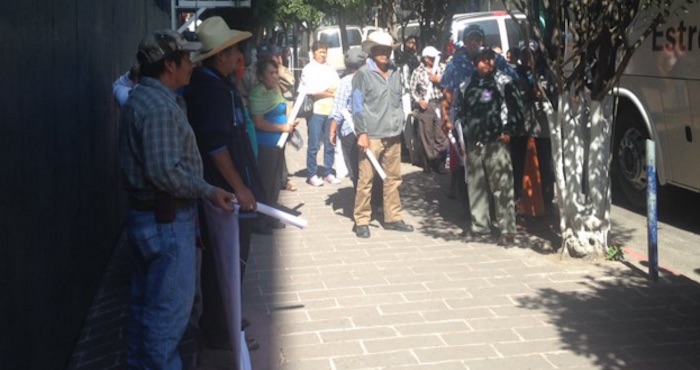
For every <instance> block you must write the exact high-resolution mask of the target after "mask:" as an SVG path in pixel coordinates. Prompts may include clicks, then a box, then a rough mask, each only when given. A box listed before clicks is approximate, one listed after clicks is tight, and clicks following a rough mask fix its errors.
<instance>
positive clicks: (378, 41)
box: [362, 31, 401, 55]
mask: <svg viewBox="0 0 700 370" xmlns="http://www.w3.org/2000/svg"><path fill="white" fill-rule="evenodd" d="M400 45H401V44H395V43H394V38H393V37H391V35H390V34H389V33H387V32H383V31H374V32H372V33H370V34H369V36H367V40H365V41H362V50H363V51H364V52H365V53H367V54H369V55H372V48H373V47H375V46H386V47H390V48H391V49H392V50H393V49H396V48H398V47H399V46H400Z"/></svg>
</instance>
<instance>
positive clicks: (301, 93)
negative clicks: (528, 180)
mask: <svg viewBox="0 0 700 370" xmlns="http://www.w3.org/2000/svg"><path fill="white" fill-rule="evenodd" d="M304 98H306V89H305V88H304V87H303V86H302V87H301V88H299V95H297V100H295V101H294V105H293V106H292V111H291V112H289V117H287V122H288V123H294V121H295V120H296V119H297V115H298V114H299V110H300V109H301V104H302V103H303V102H304ZM288 137H289V132H283V133H282V135H280V139H279V140H277V147H278V148H282V147H283V146H284V143H286V142H287V138H288Z"/></svg>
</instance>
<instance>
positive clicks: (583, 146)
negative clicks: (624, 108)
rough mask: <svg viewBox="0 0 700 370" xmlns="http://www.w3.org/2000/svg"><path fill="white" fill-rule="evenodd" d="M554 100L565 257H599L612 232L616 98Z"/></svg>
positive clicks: (549, 112)
mask: <svg viewBox="0 0 700 370" xmlns="http://www.w3.org/2000/svg"><path fill="white" fill-rule="evenodd" d="M558 108H559V109H558V112H554V110H553V107H552V106H551V104H548V106H547V117H548V119H549V122H550V127H551V144H552V156H553V163H554V166H555V168H554V172H555V178H556V189H557V204H558V206H559V215H560V220H559V228H560V231H561V236H562V248H561V253H562V254H561V255H562V258H563V257H566V256H571V257H578V258H582V257H598V256H602V255H603V254H604V252H605V251H606V250H607V248H608V235H609V233H610V221H609V220H610V178H609V168H610V140H611V132H612V130H611V122H612V98H611V97H610V96H609V95H608V96H606V97H605V98H604V99H603V101H602V102H601V101H593V100H591V98H590V94H586V93H583V94H577V95H574V94H572V93H571V92H570V91H568V92H564V93H561V94H560V96H559V107H558Z"/></svg>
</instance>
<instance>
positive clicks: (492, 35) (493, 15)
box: [451, 11, 527, 54]
mask: <svg viewBox="0 0 700 370" xmlns="http://www.w3.org/2000/svg"><path fill="white" fill-rule="evenodd" d="M515 18H516V19H517V22H518V23H516V22H515V21H513V18H511V16H510V14H508V12H506V11H493V12H476V13H463V14H455V15H454V17H452V27H451V35H452V36H451V37H452V42H454V43H455V44H456V43H457V42H459V41H462V36H463V34H464V30H465V29H466V28H467V27H468V26H470V25H472V24H478V25H479V26H481V28H482V29H483V30H484V33H485V36H486V37H485V39H484V45H487V46H490V47H492V48H494V47H499V48H501V50H503V53H504V54H505V53H506V52H507V51H508V50H509V49H510V48H514V47H517V46H518V43H519V42H520V41H521V40H523V39H524V35H523V34H522V31H521V26H520V25H521V24H525V23H527V20H526V19H525V15H524V14H515Z"/></svg>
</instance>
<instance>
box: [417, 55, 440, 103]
mask: <svg viewBox="0 0 700 370" xmlns="http://www.w3.org/2000/svg"><path fill="white" fill-rule="evenodd" d="M434 72H435V74H436V75H438V76H441V75H442V74H443V73H444V72H445V65H444V64H442V63H440V65H438V66H437V68H435V70H434ZM430 73H431V72H430V71H428V68H426V67H425V64H423V63H421V65H420V66H419V67H418V68H416V70H415V71H413V74H411V98H412V99H413V101H414V102H416V103H417V102H418V101H420V100H425V101H428V102H429V101H431V100H439V99H442V89H441V88H440V84H439V83H435V82H432V81H430Z"/></svg>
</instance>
